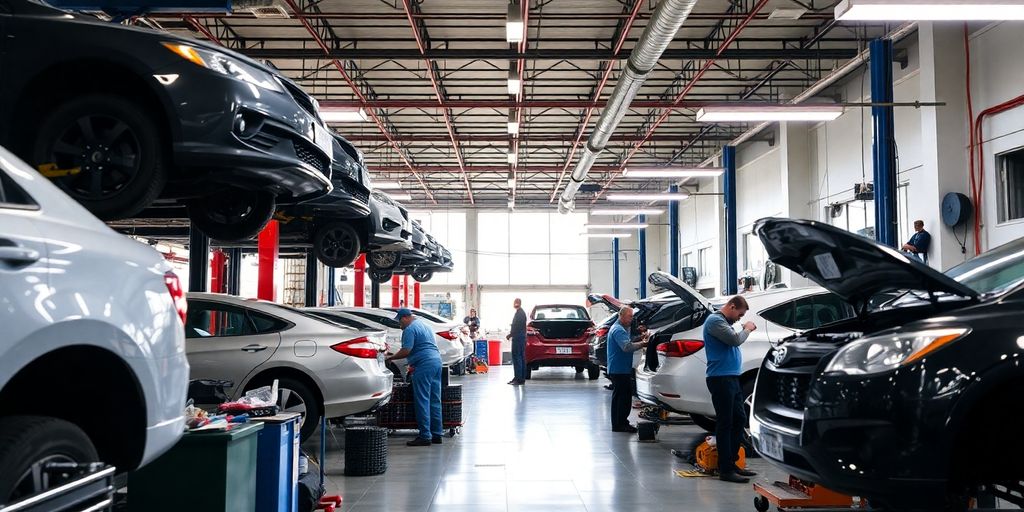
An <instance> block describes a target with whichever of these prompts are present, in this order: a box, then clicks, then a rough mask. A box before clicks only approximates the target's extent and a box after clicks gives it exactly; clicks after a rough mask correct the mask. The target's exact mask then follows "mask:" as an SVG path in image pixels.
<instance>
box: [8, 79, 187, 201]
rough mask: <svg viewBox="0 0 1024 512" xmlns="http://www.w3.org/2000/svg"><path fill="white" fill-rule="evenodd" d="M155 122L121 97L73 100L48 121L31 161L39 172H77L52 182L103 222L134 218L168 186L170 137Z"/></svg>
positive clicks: (110, 96) (40, 130)
mask: <svg viewBox="0 0 1024 512" xmlns="http://www.w3.org/2000/svg"><path fill="white" fill-rule="evenodd" d="M155 118H156V116H154V115H152V114H151V113H150V112H148V111H147V109H146V108H145V107H143V106H142V105H140V104H138V103H136V102H134V101H131V100H130V99H127V98H124V97H122V96H113V95H108V94H90V95H86V96H80V97H77V98H72V99H70V100H68V101H66V102H64V103H62V104H60V105H58V106H57V107H56V108H55V109H53V110H52V111H51V112H50V113H49V114H48V115H47V116H46V118H45V119H43V121H42V123H41V124H40V125H39V131H38V133H36V137H35V142H33V143H32V146H31V149H30V151H28V152H27V153H28V154H29V156H28V158H26V160H29V161H30V162H31V163H32V165H33V166H35V167H37V168H38V167H39V166H42V165H53V166H55V168H56V170H69V169H73V168H78V169H79V172H77V173H75V174H69V175H67V176H55V177H51V178H50V179H51V180H52V181H53V182H54V183H55V184H56V185H57V186H58V187H60V188H61V189H62V190H64V192H67V193H68V195H70V196H71V197H72V198H74V199H75V200H76V201H78V202H79V203H80V204H81V205H82V206H84V207H85V208H87V209H88V210H89V211H90V212H92V213H93V214H94V215H96V216H97V217H99V218H101V219H104V220H112V219H122V218H125V217H131V216H133V215H135V214H137V213H139V212H141V211H142V210H143V209H144V208H146V207H147V206H149V205H150V204H151V203H152V202H153V201H154V200H156V198H157V197H158V196H159V195H160V192H162V191H163V189H164V184H165V183H166V182H167V172H168V171H167V151H166V149H165V147H164V142H163V141H164V139H165V137H163V136H162V135H161V131H160V128H159V126H158V125H157V124H156V123H155V122H154V119H155Z"/></svg>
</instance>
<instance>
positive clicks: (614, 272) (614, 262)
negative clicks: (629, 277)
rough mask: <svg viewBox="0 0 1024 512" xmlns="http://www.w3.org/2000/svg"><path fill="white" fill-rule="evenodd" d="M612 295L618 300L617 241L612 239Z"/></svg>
mask: <svg viewBox="0 0 1024 512" xmlns="http://www.w3.org/2000/svg"><path fill="white" fill-rule="evenodd" d="M612 295H614V296H615V298H619V239H618V238H612Z"/></svg>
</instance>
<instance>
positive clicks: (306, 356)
mask: <svg viewBox="0 0 1024 512" xmlns="http://www.w3.org/2000/svg"><path fill="white" fill-rule="evenodd" d="M185 337H186V339H187V341H186V353H187V355H188V361H189V364H190V365H191V367H192V371H191V378H192V379H222V380H229V381H232V382H234V383H235V386H234V387H233V388H232V389H231V390H230V397H231V399H232V400H234V399H237V398H239V397H240V396H242V395H243V394H244V392H245V391H247V390H250V389H254V388H258V387H260V386H265V385H269V384H271V383H272V382H273V381H274V379H277V380H278V384H279V388H280V394H279V398H278V399H279V405H280V406H281V408H282V409H283V410H285V411H290V412H299V413H302V414H303V419H302V439H306V438H307V437H309V436H310V435H311V434H312V433H313V431H315V430H316V427H317V425H318V424H319V423H320V419H321V418H322V417H324V416H326V417H327V418H340V417H344V416H349V415H353V414H361V413H365V412H370V411H372V410H374V409H376V408H377V407H379V406H381V405H383V404H385V403H386V402H387V401H388V400H390V398H391V384H392V380H393V378H394V376H393V375H392V373H391V372H390V371H388V370H387V369H386V368H385V367H384V351H385V346H386V345H385V333H384V331H381V330H376V329H353V328H350V327H346V326H341V325H338V324H335V323H331V322H327V321H325V320H323V319H320V318H317V317H314V316H312V315H308V314H306V313H303V312H302V311H300V310H297V309H294V308H290V307H287V306H281V305H279V304H274V303H272V302H265V301H258V300H249V299H242V298H239V297H233V296H230V295H221V294H212V293H189V294H188V320H187V322H186V324H185Z"/></svg>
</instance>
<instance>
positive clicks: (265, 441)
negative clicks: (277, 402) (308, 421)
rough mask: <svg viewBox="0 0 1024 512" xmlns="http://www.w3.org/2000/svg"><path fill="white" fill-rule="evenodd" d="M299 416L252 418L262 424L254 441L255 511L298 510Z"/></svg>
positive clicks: (281, 511) (279, 415)
mask: <svg viewBox="0 0 1024 512" xmlns="http://www.w3.org/2000/svg"><path fill="white" fill-rule="evenodd" d="M300 417H301V416H300V415H299V414H297V413H280V414H277V415H275V416H264V417H261V418H253V421H258V422H260V423H262V424H263V430H260V432H259V438H258V439H257V444H256V450H257V455H256V512H298V509H299V496H298V488H297V486H298V481H299V419H300Z"/></svg>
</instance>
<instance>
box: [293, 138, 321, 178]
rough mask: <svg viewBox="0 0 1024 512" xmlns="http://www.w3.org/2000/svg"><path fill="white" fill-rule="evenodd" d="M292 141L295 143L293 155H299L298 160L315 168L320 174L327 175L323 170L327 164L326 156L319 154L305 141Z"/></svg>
mask: <svg viewBox="0 0 1024 512" xmlns="http://www.w3.org/2000/svg"><path fill="white" fill-rule="evenodd" d="M293 143H294V144H295V156H297V157H299V160H302V161H303V162H305V163H306V164H307V165H309V166H310V167H312V168H314V169H316V170H317V171H318V172H319V173H320V174H324V175H327V173H325V172H324V171H325V170H327V169H328V165H329V164H328V163H327V159H326V158H324V157H323V156H320V153H319V152H318V151H316V150H315V149H313V148H312V146H311V145H310V144H307V143H306V141H293Z"/></svg>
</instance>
